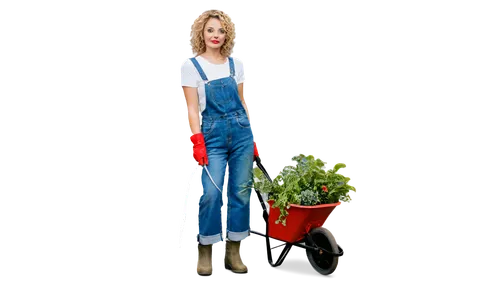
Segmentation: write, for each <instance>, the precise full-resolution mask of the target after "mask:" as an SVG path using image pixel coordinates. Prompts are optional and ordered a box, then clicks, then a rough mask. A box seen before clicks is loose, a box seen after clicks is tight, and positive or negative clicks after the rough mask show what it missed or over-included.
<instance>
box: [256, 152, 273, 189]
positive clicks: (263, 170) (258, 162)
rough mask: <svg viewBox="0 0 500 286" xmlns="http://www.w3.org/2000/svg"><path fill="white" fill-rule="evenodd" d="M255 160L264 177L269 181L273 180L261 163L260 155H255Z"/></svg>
mask: <svg viewBox="0 0 500 286" xmlns="http://www.w3.org/2000/svg"><path fill="white" fill-rule="evenodd" d="M255 162H257V167H259V169H260V170H261V171H262V173H264V176H266V178H267V179H268V180H269V182H271V183H272V182H273V180H272V179H271V177H270V176H269V174H268V173H267V171H266V168H264V165H262V162H261V161H260V157H259V156H256V157H255Z"/></svg>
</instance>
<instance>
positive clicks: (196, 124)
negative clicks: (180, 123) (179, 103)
mask: <svg viewBox="0 0 500 286" xmlns="http://www.w3.org/2000/svg"><path fill="white" fill-rule="evenodd" d="M182 89H183V90H184V96H185V97H186V103H187V108H188V118H189V127H191V132H193V134H196V133H200V132H201V128H200V116H199V114H198V112H199V107H198V91H197V88H196V87H189V86H183V87H182Z"/></svg>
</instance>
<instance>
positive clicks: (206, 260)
mask: <svg viewBox="0 0 500 286" xmlns="http://www.w3.org/2000/svg"><path fill="white" fill-rule="evenodd" d="M196 270H197V271H198V274H199V275H202V276H208V275H212V245H211V244H209V245H202V244H198V267H197V269H196Z"/></svg>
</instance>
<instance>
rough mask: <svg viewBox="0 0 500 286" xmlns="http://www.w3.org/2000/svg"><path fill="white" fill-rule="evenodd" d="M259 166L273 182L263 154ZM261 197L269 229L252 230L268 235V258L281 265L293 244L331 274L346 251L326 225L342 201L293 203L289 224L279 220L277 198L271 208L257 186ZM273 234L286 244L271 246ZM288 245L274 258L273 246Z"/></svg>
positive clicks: (317, 269)
mask: <svg viewBox="0 0 500 286" xmlns="http://www.w3.org/2000/svg"><path fill="white" fill-rule="evenodd" d="M255 161H256V162H257V166H258V167H259V169H261V170H262V173H264V176H265V177H266V178H267V179H268V180H269V181H271V182H272V180H271V177H269V175H268V173H267V171H266V169H265V168H264V166H263V165H262V163H261V161H260V158H259V157H256V158H255ZM255 192H256V193H257V197H258V198H259V201H260V204H261V206H262V209H263V213H262V215H263V218H264V221H265V222H266V233H265V234H263V233H260V232H257V231H253V230H251V231H250V232H251V233H254V234H257V235H260V236H263V237H265V238H266V246H267V259H268V261H269V264H270V265H271V266H273V267H277V266H280V265H281V264H282V263H283V260H285V257H286V256H287V254H288V252H289V251H290V249H291V248H292V246H297V247H301V248H304V249H306V254H307V258H308V260H309V263H311V266H312V267H313V268H314V269H315V270H316V271H317V272H319V273H321V274H323V275H328V274H331V273H333V271H335V269H336V268H337V264H338V261H339V257H340V256H342V255H343V254H344V251H343V250H342V248H341V247H340V245H338V244H337V242H336V241H335V238H334V237H333V235H332V234H331V232H330V231H329V230H328V229H326V228H324V227H322V225H323V223H324V222H325V220H326V219H327V218H328V215H330V213H331V212H332V211H333V209H335V207H336V206H338V205H340V202H338V203H333V204H321V205H316V206H301V205H294V204H291V205H290V209H288V216H287V219H286V226H284V225H282V224H281V223H278V224H276V223H275V221H276V220H277V219H278V217H279V215H280V211H279V209H278V208H273V207H272V205H273V203H274V201H273V200H269V201H268V203H269V212H268V210H267V207H266V204H265V202H264V199H263V198H262V195H261V193H260V191H259V190H257V189H255ZM269 238H272V239H276V240H279V241H282V242H284V244H281V245H278V246H276V247H273V248H271V245H270V241H269ZM281 246H285V247H284V249H283V251H282V252H281V254H280V256H279V258H278V260H277V261H276V262H273V257H272V253H271V250H272V249H274V248H277V247H281Z"/></svg>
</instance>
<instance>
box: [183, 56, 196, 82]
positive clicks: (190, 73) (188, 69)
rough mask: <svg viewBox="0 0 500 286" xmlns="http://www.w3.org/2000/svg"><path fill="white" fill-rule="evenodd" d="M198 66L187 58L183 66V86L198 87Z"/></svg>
mask: <svg viewBox="0 0 500 286" xmlns="http://www.w3.org/2000/svg"><path fill="white" fill-rule="evenodd" d="M195 69H196V68H195V67H194V65H193V64H192V63H191V62H190V60H186V61H185V62H184V64H183V65H182V67H181V84H182V86H190V87H198V77H197V76H196V74H195V71H196V70H195Z"/></svg>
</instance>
